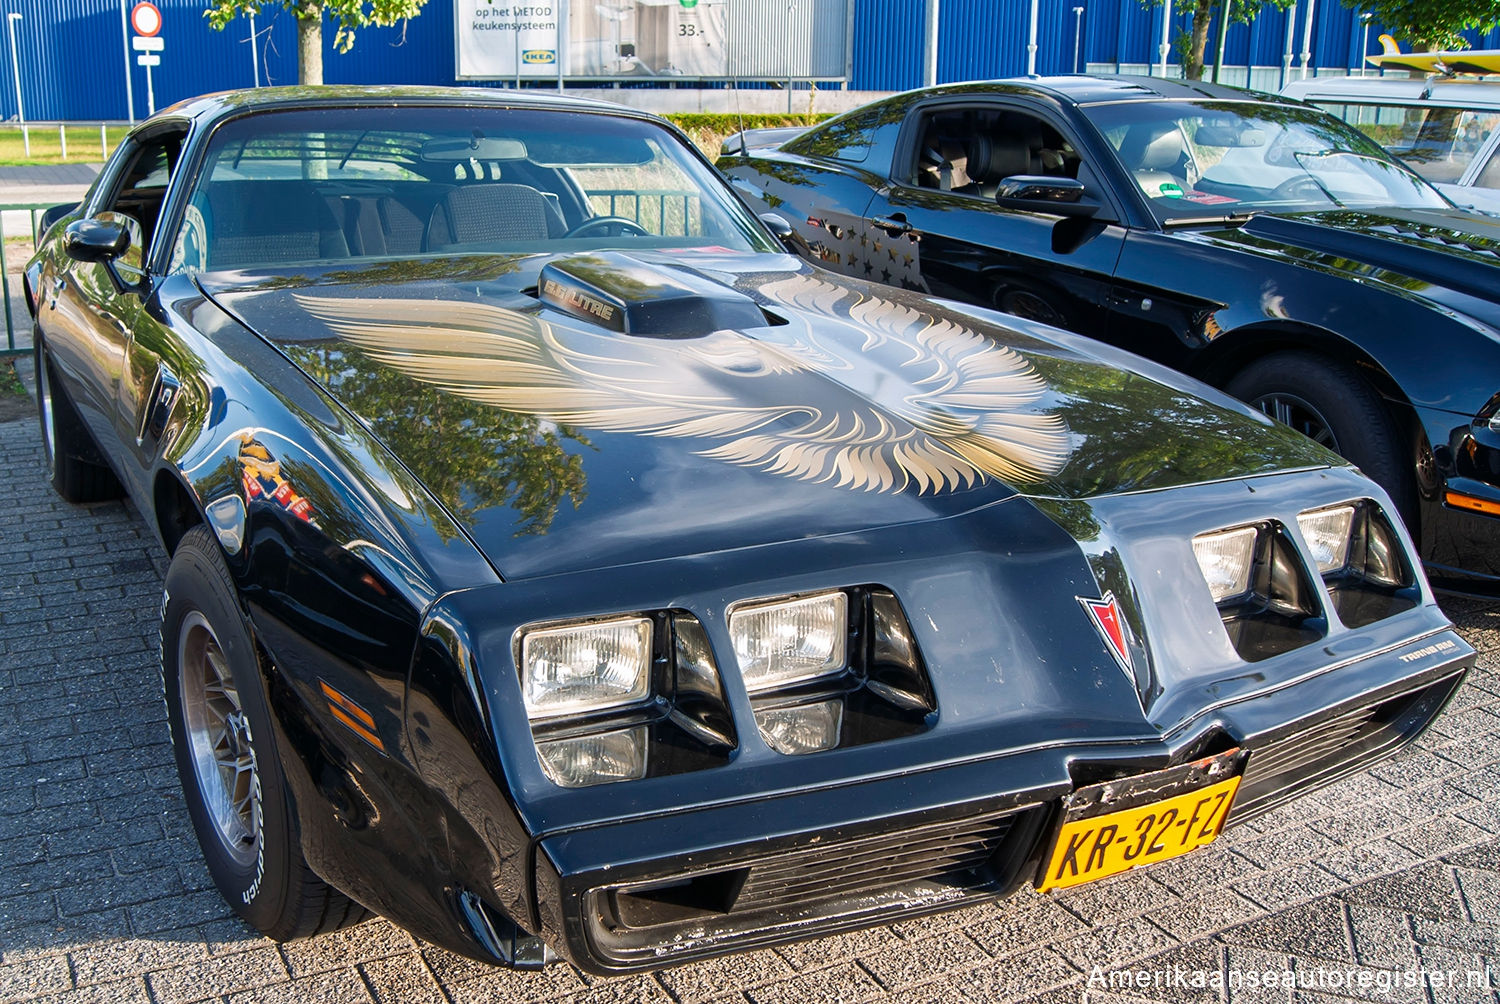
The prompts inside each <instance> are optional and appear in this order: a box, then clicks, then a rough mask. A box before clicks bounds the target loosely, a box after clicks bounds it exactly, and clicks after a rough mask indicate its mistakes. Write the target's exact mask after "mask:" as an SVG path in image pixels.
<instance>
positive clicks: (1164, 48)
mask: <svg viewBox="0 0 1500 1004" xmlns="http://www.w3.org/2000/svg"><path fill="white" fill-rule="evenodd" d="M1159 51H1160V52H1161V75H1162V76H1163V77H1165V76H1166V75H1167V53H1169V52H1171V51H1172V0H1167V2H1166V3H1164V4H1162V5H1161V48H1160V50H1159Z"/></svg>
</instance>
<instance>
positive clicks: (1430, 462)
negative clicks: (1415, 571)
mask: <svg viewBox="0 0 1500 1004" xmlns="http://www.w3.org/2000/svg"><path fill="white" fill-rule="evenodd" d="M719 167H720V168H721V169H722V170H724V171H725V172H726V173H728V174H729V176H730V178H731V180H732V182H733V184H734V186H735V187H736V188H737V189H738V190H739V191H740V192H741V194H742V195H743V196H744V197H745V198H746V199H747V200H748V201H749V203H750V204H751V205H752V206H754V207H757V208H758V209H760V210H766V209H769V210H773V211H775V212H777V213H780V214H782V215H784V216H785V217H787V218H788V219H789V220H791V221H793V223H794V224H795V226H796V228H797V229H798V231H799V232H800V233H801V234H802V235H803V236H804V237H805V238H806V239H807V241H808V243H809V244H810V245H811V247H812V249H813V250H814V251H815V252H816V254H817V256H818V258H819V259H820V260H821V262H822V264H824V265H825V266H827V267H829V268H832V269H836V270H838V271H841V272H844V273H846V274H849V275H854V276H858V277H861V278H867V279H875V280H877V281H880V282H887V283H892V284H895V285H900V286H904V287H907V288H910V289H917V290H921V291H923V292H927V293H930V294H932V295H934V296H940V297H951V298H954V299H958V300H965V301H967V302H970V303H977V304H981V305H984V306H989V307H996V308H999V309H1000V310H1004V311H1006V312H1008V313H1011V314H1014V315H1017V316H1019V317H1023V318H1028V319H1032V320H1038V321H1043V322H1045V323H1047V324H1052V325H1057V326H1059V327H1064V328H1068V329H1070V330H1073V331H1077V332H1080V333H1083V334H1086V335H1089V336H1090V337H1093V338H1099V339H1102V340H1105V341H1108V342H1110V343H1112V344H1115V345H1119V346H1122V347H1124V348H1127V349H1130V350H1131V351H1133V352H1138V353H1140V354H1142V355H1145V356H1148V357H1150V358H1152V359H1155V360H1157V361H1159V362H1162V363H1165V364H1167V365H1169V366H1171V367H1173V368H1175V369H1178V370H1182V371H1183V372H1186V373H1189V374H1192V375H1193V376H1196V377H1198V378H1200V379H1202V380H1205V381H1207V382H1209V383H1211V384H1214V385H1215V386H1218V387H1221V388H1224V389H1225V390H1227V391H1228V392H1229V393H1231V394H1233V395H1235V396H1236V397H1238V398H1240V399H1242V400H1244V401H1247V402H1250V403H1252V404H1254V405H1255V406H1257V407H1259V408H1261V409H1262V410H1264V411H1265V412H1266V413H1267V414H1270V415H1273V416H1275V417H1276V418H1277V419H1279V420H1281V421H1282V422H1285V423H1286V424H1288V425H1291V426H1292V427H1294V428H1296V429H1299V430H1300V431H1302V432H1304V433H1305V434H1307V435H1309V436H1311V437H1312V438H1314V439H1316V440H1317V441H1318V442H1320V443H1322V444H1323V445H1325V446H1328V447H1329V448H1331V449H1334V450H1336V451H1337V452H1339V453H1341V454H1343V455H1344V456H1346V457H1348V458H1350V459H1351V460H1353V461H1354V462H1355V463H1356V464H1358V465H1359V467H1360V468H1361V469H1362V470H1364V471H1365V473H1367V474H1369V475H1370V476H1371V477H1372V478H1374V479H1375V480H1376V481H1378V482H1380V484H1381V485H1383V486H1384V487H1385V488H1386V490H1387V491H1389V492H1390V493H1391V496H1392V497H1393V498H1394V499H1395V500H1396V504H1397V506H1398V508H1399V509H1400V511H1401V513H1402V515H1403V516H1404V517H1405V518H1406V521H1407V524H1408V526H1409V527H1410V528H1411V530H1412V533H1413V536H1415V537H1417V539H1418V540H1419V543H1420V551H1421V554H1422V556H1423V559H1424V560H1425V562H1426V564H1427V571H1428V574H1429V575H1430V576H1431V577H1432V580H1433V583H1434V584H1435V585H1438V586H1440V587H1444V588H1447V589H1451V590H1454V591H1458V592H1467V593H1471V594H1476V595H1481V596H1487V597H1490V598H1494V597H1497V596H1500V334H1497V331H1500V219H1494V218H1490V217H1481V216H1477V215H1470V214H1468V213H1464V212H1460V211H1458V210H1456V209H1454V208H1453V207H1452V206H1451V205H1450V204H1449V203H1448V202H1447V200H1446V199H1444V198H1443V197H1442V196H1441V195H1440V194H1438V193H1437V191H1435V190H1434V189H1433V188H1432V187H1431V186H1429V185H1428V184H1427V183H1426V182H1424V181H1422V180H1421V179H1419V178H1418V177H1417V176H1416V175H1414V174H1413V173H1411V172H1410V171H1409V170H1408V169H1406V168H1405V167H1404V166H1403V165H1401V164H1400V163H1399V162H1397V161H1395V160H1393V159H1392V158H1391V157H1390V156H1389V155H1387V154H1386V153H1384V152H1383V151H1382V150H1381V149H1380V148H1379V147H1377V146H1376V145H1375V144H1374V143H1372V142H1371V141H1370V140H1368V139H1366V138H1365V137H1364V136H1363V135H1361V134H1359V133H1357V132H1355V131H1354V130H1352V129H1350V128H1348V127H1346V126H1345V125H1344V124H1343V123H1341V122H1339V121H1337V120H1335V119H1333V118H1332V117H1331V116H1328V115H1326V114H1324V113H1322V112H1318V111H1314V110H1312V109H1310V108H1307V107H1305V106H1303V105H1300V104H1297V103H1295V102H1290V101H1287V100H1285V99H1280V98H1272V97H1267V96H1265V95H1260V94H1252V93H1251V92H1248V91H1242V90H1238V89H1235V88H1230V87H1220V86H1215V85H1210V84H1197V83H1183V82H1176V81H1167V80H1161V79H1156V78H1143V77H1119V78H1110V77H1085V76H1075V77H1048V78H1027V79H1024V80H1015V81H998V82H993V83H971V84H955V85H952V86H945V87H938V88H933V89H929V90H919V91H912V92H909V93H905V94H901V95H897V96H895V97H892V98H889V99H886V100H883V101H880V102H877V103H875V104H872V105H868V106H866V107H864V108H862V109H859V110H856V111H853V112H850V113H848V114H846V115H843V116H841V117H839V118H837V119H834V120H831V121H829V122H827V123H825V124H823V125H821V126H818V127H816V128H814V129H811V130H806V131H801V132H791V133H789V132H787V131H782V132H779V133H775V132H759V133H757V132H756V131H751V132H749V133H746V134H740V135H736V136H734V137H731V138H730V140H729V141H727V142H726V143H725V153H724V155H723V156H722V157H721V158H720V160H719Z"/></svg>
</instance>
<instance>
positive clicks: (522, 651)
mask: <svg viewBox="0 0 1500 1004" xmlns="http://www.w3.org/2000/svg"><path fill="white" fill-rule="evenodd" d="M50 216H51V218H50V219H48V220H47V221H46V223H47V225H48V231H47V234H46V237H45V239H44V241H43V243H42V245H41V248H40V250H39V252H38V254H37V256H36V257H35V259H33V260H32V262H31V263H30V264H29V266H28V270H27V273H26V283H25V286H26V292H27V296H28V298H29V301H30V304H31V307H32V310H33V313H34V315H35V319H36V362H37V373H38V375H39V380H38V390H39V397H40V404H41V409H40V411H41V426H42V434H43V436H44V438H45V441H46V445H47V456H48V458H49V462H50V464H51V465H52V479H53V483H54V485H55V486H56V487H57V488H58V489H59V490H60V491H61V492H62V494H63V495H64V496H66V497H67V498H69V499H72V500H78V501H82V500H86V499H90V498H100V497H103V496H107V495H110V494H113V493H118V492H120V491H122V490H123V491H124V492H127V493H128V494H129V496H130V498H131V499H132V500H133V502H134V504H135V506H136V507H137V508H138V509H139V510H140V512H141V513H142V514H143V515H144V517H145V518H146V520H147V521H148V522H149V523H150V524H151V525H152V526H153V527H154V528H155V529H156V530H157V532H158V533H159V534H160V537H161V540H162V542H163V544H164V545H165V548H166V550H167V551H168V552H169V553H170V555H171V564H170V567H169V570H168V572H167V575H166V583H165V591H164V595H163V600H162V626H161V640H162V675H163V684H164V690H165V695H166V701H167V712H168V720H169V722H170V727H171V732H172V739H173V744H174V748H175V751H176V759H177V766H178V770H179V772H180V774H181V778H182V784H183V789H184V792H185V794H186V796H187V805H188V810H189V812H190V813H191V816H192V821H193V825H194V828H195V830H196V832H197V835H198V838H199V841H200V843H201V845H202V849H203V854H204V857H205V859H206V861H207V863H208V867H209V870H210V871H211V873H212V874H213V877H214V880H215V882H216V883H217V885H218V887H219V889H220V890H221V891H222V892H223V894H224V897H225V898H226V900H228V902H229V903H230V904H231V906H232V907H233V908H234V910H235V911H236V912H237V913H239V914H240V915H241V916H242V917H244V919H245V920H247V921H248V922H249V923H251V924H253V925H254V926H255V927H257V928H259V929H260V930H261V931H264V932H265V933H266V934H268V935H270V936H272V937H275V938H290V937H296V936H299V935H304V934H308V933H311V932H314V931H317V930H324V929H328V928H329V927H332V926H335V925H337V924H339V923H341V922H343V921H345V920H346V919H348V918H349V917H350V916H351V915H354V914H357V913H359V912H361V911H360V908H361V907H363V908H368V909H372V910H376V911H379V912H380V913H382V914H384V915H386V916H388V917H390V918H392V919H393V920H395V921H396V922H398V923H400V924H402V925H403V926H405V927H407V928H409V929H410V930H412V931H413V932H415V933H416V934H418V935H420V936H421V937H423V938H426V939H428V940H430V941H432V942H435V943H438V944H441V945H444V946H446V947H448V948H451V949H453V950H455V951H458V952H462V953H465V954H467V955H470V956H473V957H475V958H479V959H484V960H488V961H492V962H498V963H508V964H511V965H521V966H529V965H539V964H541V963H543V962H545V961H546V960H547V959H549V958H554V957H558V956H561V957H564V958H566V959H568V960H570V961H572V962H573V963H575V964H576V965H578V966H580V967H582V968H584V969H587V970H589V971H592V972H622V971H629V970H637V969H644V968H650V967H656V966H662V965H668V964H673V963H677V962H680V961H685V960H689V959H694V958H700V957H703V956H706V955H711V954H716V953H722V952H727V951H732V950H739V949H745V948H750V947H753V946H760V945H767V944H772V943H776V942H778V941H785V940H790V939H798V938H806V937H810V936H813V935H816V934H819V933H825V932H831V931H838V930H844V929H848V928H853V927H859V926H866V925H872V924H877V923H882V922H886V921H890V920H892V919H894V918H898V917H908V916H912V915H915V914H920V913H924V912H929V911H934V910H941V909H947V908H952V907H957V906H960V905H962V904H964V903H968V902H971V901H973V900H974V899H976V898H980V897H986V896H993V895H997V894H1004V893H1008V892H1011V891H1012V890H1015V889H1017V888H1018V887H1020V886H1022V885H1026V884H1035V885H1036V886H1037V887H1039V888H1040V889H1042V890H1049V889H1057V888H1063V887H1067V886H1071V885H1076V884H1078V883H1082V882H1087V881H1090V880H1093V879H1096V878H1101V877H1104V876H1107V875H1111V874H1115V873H1118V872H1121V871H1124V870H1127V869H1129V868H1132V867H1135V866H1137V865H1142V864H1148V863H1151V862H1154V861H1157V860H1160V859H1163V858H1168V857H1173V856H1175V855H1178V854H1182V853H1185V852H1188V851H1191V850H1192V849H1193V848H1196V847H1198V846H1200V845H1202V844H1205V843H1207V842H1208V841H1210V840H1212V839H1214V837H1215V836H1216V835H1217V834H1218V833H1219V831H1220V830H1221V828H1222V827H1223V826H1224V825H1226V824H1229V825H1233V824H1234V823H1236V822H1238V821H1241V820H1245V819H1248V818H1251V817H1253V816H1254V815H1256V814H1257V813H1260V812H1263V811H1265V810H1267V809H1268V808H1270V807H1272V806H1274V805H1277V804H1279V803H1281V802H1282V801H1284V800H1285V799H1288V798H1291V797H1293V796H1295V795H1296V794H1298V793H1299V792H1302V791H1306V790H1308V789H1309V788H1311V787H1314V786H1317V785H1320V784H1323V783H1326V782H1327V781H1329V780H1331V779H1332V778H1335V777H1337V776H1340V775H1342V774H1345V773H1347V772H1349V771H1352V770H1354V769H1357V768H1359V767H1361V766H1362V765H1365V764H1368V763H1369V762H1371V761H1372V760H1374V759H1376V758H1379V757H1382V756H1386V755H1389V754H1390V753H1392V752H1393V751H1394V750H1396V749H1398V748H1399V747H1401V746H1403V745H1404V744H1406V743H1407V742H1409V741H1410V740H1411V739H1413V738H1414V737H1415V736H1416V735H1417V734H1418V733H1420V732H1421V731H1422V729H1423V728H1424V727H1426V725H1427V724H1428V723H1429V722H1431V721H1432V719H1433V717H1434V716H1435V715H1436V714H1437V713H1438V712H1439V711H1440V709H1441V708H1442V707H1443V705H1444V702H1445V701H1447V700H1448V698H1449V697H1450V695H1452V694H1453V692H1454V690H1455V688H1457V687H1458V685H1459V683H1460V681H1461V680H1462V678H1463V676H1464V673H1465V671H1466V670H1467V669H1468V667H1469V666H1471V665H1472V663H1473V658H1474V652H1473V649H1471V648H1470V647H1469V646H1468V645H1467V644H1466V643H1465V642H1464V641H1463V640H1462V639H1461V638H1460V637H1459V636H1458V635H1456V634H1455V633H1454V632H1453V630H1452V628H1451V625H1450V624H1449V623H1448V622H1447V620H1446V619H1445V618H1444V617H1443V615H1442V613H1441V611H1440V610H1439V609H1438V607H1437V606H1436V605H1435V603H1434V602H1433V599H1432V593H1431V591H1430V588H1429V586H1428V584H1427V582H1426V580H1425V578H1424V577H1423V574H1422V571H1421V569H1420V567H1419V565H1418V564H1417V562H1416V561H1415V560H1414V558H1413V551H1412V546H1411V541H1410V539H1409V537H1408V535H1407V533H1406V531H1405V529H1404V528H1403V527H1402V525H1401V521H1400V519H1399V518H1397V516H1396V513H1395V510H1394V508H1393V506H1392V503H1391V500H1390V498H1389V496H1388V495H1387V494H1386V493H1385V492H1384V491H1383V490H1382V489H1380V488H1379V487H1378V486H1377V485H1376V484H1375V483H1374V482H1372V481H1370V480H1368V479H1367V478H1365V477H1364V476H1363V475H1361V474H1360V473H1358V471H1356V470H1355V469H1354V468H1352V467H1350V466H1348V465H1347V464H1346V463H1345V462H1344V461H1342V460H1341V459H1340V458H1339V457H1337V456H1336V455H1335V454H1333V453H1331V452H1328V451H1326V450H1325V449H1323V448H1322V447H1320V446H1318V445H1317V444H1315V443H1313V442H1312V441H1311V440H1309V439H1306V438H1304V437H1302V436H1301V435H1298V434H1296V433H1295V432H1293V431H1292V430H1290V429H1288V428H1286V427H1284V426H1280V425H1277V424H1275V423H1273V422H1272V421H1270V420H1269V419H1268V418H1266V417H1265V416H1263V415H1261V414H1259V413H1257V412H1255V411H1253V410H1251V409H1248V408H1246V407H1244V406H1243V405H1240V404H1238V403H1237V402H1235V401H1233V400H1232V399H1230V398H1229V397H1227V396H1224V395H1222V394H1220V393H1218V392H1217V391H1214V390H1211V389H1210V388H1208V387H1206V386H1204V385H1201V384H1198V383H1196V382H1194V381H1192V380H1191V379H1189V378H1187V377H1184V376H1181V375H1178V374H1176V373H1173V372H1171V371H1169V370H1166V369H1163V368H1161V367H1158V366H1156V365H1155V364H1152V363H1149V362H1146V361H1144V360H1142V359H1140V358H1138V357H1135V356H1131V355H1129V354H1127V353H1124V352H1121V351H1119V350H1116V349H1112V348H1109V347H1107V346H1103V345H1101V344H1099V343H1096V342H1091V341H1089V340H1087V339H1084V338H1081V337H1079V336H1077V335H1073V334H1070V333H1068V332H1065V331H1061V330H1058V329H1056V328H1051V327H1047V326H1045V325H1043V324H1040V323H1035V322H1032V321H1027V320H1021V319H1017V318H1012V317H1005V316H1002V315H1000V314H998V313H996V312H993V311H991V310H988V309H980V308H971V307H965V306H963V305H961V304H957V303H952V302H945V301H940V300H935V299H933V298H931V297H928V296H926V295H921V294H917V293H913V292H909V291H901V290H894V289H890V288H888V287H882V286H877V285H874V284H871V283H866V282H863V281H859V280H853V279H847V278H842V277H836V276H834V275H832V274H830V273H828V272H825V271H823V270H821V269H818V268H816V267H814V266H812V265H810V264H808V263H807V262H805V261H803V260H802V259H801V258H799V257H797V256H795V255H792V254H788V253H786V249H785V247H783V246H782V245H781V244H779V243H778V238H777V237H775V236H773V231H780V232H781V233H782V235H783V239H785V240H791V239H792V235H791V234H790V228H789V227H787V226H786V224H785V222H784V221H778V220H775V219H772V220H769V221H765V222H762V221H759V220H757V219H756V218H755V217H754V216H752V215H750V214H749V213H748V212H747V211H746V210H745V209H744V207H743V206H742V205H741V204H740V203H739V202H738V201H736V200H735V198H734V197H733V194H732V192H731V190H730V189H729V188H728V186H727V185H725V184H724V183H723V181H722V180H721V179H720V178H719V177H717V176H716V175H715V174H714V172H713V170H712V168H711V166H710V165H709V164H708V162H707V161H705V160H704V159H703V158H702V157H701V156H700V155H699V154H698V153H697V152H696V151H695V150H693V149H692V148H691V146H690V144H689V143H687V142H686V140H685V139H684V138H683V137H682V136H681V135H680V134H679V133H677V132H675V131H674V130H672V129H671V128H670V127H669V126H667V125H666V124H665V123H662V122H661V121H659V120H657V119H654V118H651V117H649V116H644V115H638V114H634V113H631V112H627V111H623V110H621V109H619V108H616V107H612V106H606V105H602V104H594V103H589V102H582V101H573V100H567V99H563V98H550V99H549V98H532V97H524V96H519V95H516V94H514V93H508V94H506V93H500V92H479V93H466V92H462V91H459V92H454V91H440V90H421V89H401V90H382V89H372V90H362V89H330V90H318V89H308V90H302V89H291V90H265V91H258V92H255V93H252V94H229V95H220V96H211V97H206V98H202V99H199V100H195V101H191V102H187V103H184V104H180V105H177V106H175V107H173V108H170V109H168V110H166V111H165V112H162V113H161V114H159V115H157V116H155V117H154V118H152V119H150V120H149V121H147V122H146V123H144V124H143V125H141V126H140V127H138V128H137V129H135V130H134V131H133V132H132V133H131V134H130V136H129V138H128V139H127V140H126V141H125V142H124V144H123V145H122V146H121V148H120V149H119V150H118V151H117V152H116V154H115V155H114V156H113V158H112V159H111V160H110V161H109V163H108V164H107V165H106V166H105V169H104V171H103V172H102V174H101V175H100V177H99V180H98V181H97V183H96V184H95V185H94V187H93V189H92V190H91V191H90V192H89V194H88V196H87V198H86V200H85V201H84V202H83V203H82V204H81V205H79V206H77V207H63V208H59V210H57V211H56V212H54V213H52V214H50ZM768 227H769V228H770V229H768Z"/></svg>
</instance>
